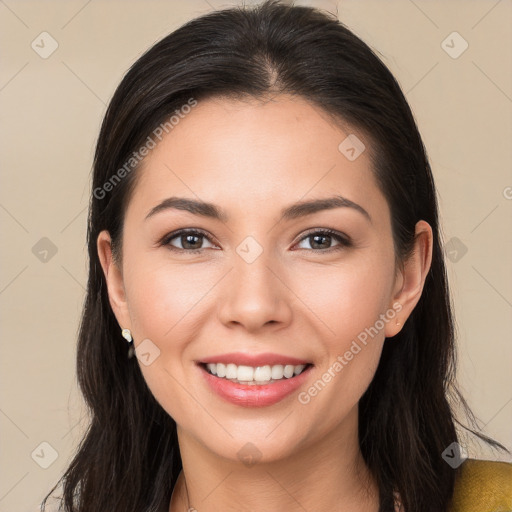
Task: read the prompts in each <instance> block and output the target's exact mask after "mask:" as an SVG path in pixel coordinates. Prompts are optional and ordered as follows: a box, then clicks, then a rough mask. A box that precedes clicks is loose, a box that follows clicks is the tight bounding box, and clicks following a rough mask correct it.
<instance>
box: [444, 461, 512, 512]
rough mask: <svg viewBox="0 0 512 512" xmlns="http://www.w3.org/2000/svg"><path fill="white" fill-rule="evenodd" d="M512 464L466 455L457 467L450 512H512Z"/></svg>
mask: <svg viewBox="0 0 512 512" xmlns="http://www.w3.org/2000/svg"><path fill="white" fill-rule="evenodd" d="M511 511H512V464H510V463H508V462H495V461H487V460H475V459H468V460H466V461H465V462H464V463H463V464H462V466H461V467H460V473H459V476H458V478H457V480H456V482H455V492H454V494H453V499H452V506H451V508H450V512H511Z"/></svg>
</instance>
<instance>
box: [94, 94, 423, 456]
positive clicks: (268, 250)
mask: <svg viewBox="0 0 512 512" xmlns="http://www.w3.org/2000/svg"><path fill="white" fill-rule="evenodd" d="M349 135H351V138H349V139H347V137H348V136H349ZM353 135H356V136H357V138H358V139H359V140H360V141H362V142H363V143H364V144H365V145H366V150H363V151H362V152H361V153H360V154H359V156H358V153H359V152H360V151H361V149H363V148H362V147H361V146H360V145H358V144H359V143H358V142H357V140H356V139H354V137H353ZM354 143H355V144H356V145H355V146H354ZM340 145H341V146H340ZM351 148H354V150H353V151H352V150H351ZM368 149H369V141H367V140H365V138H364V137H363V136H362V135H361V134H359V133H357V132H346V131H343V130H341V129H340V128H338V127H335V126H334V125H333V124H331V123H330V122H329V121H328V119H327V118H326V117H325V115H324V114H323V113H322V112H321V111H320V110H319V109H318V108H316V107H313V106H311V105H310V104H309V103H307V102H306V101H305V100H302V99H299V98H292V97H289V96H279V97H276V98H274V99H273V100H270V101H268V102H266V103H262V102H257V101H256V100H251V101H247V102H239V101H234V100H227V99H215V100H207V101H204V102H199V103H198V105H197V106H196V107H194V108H193V109H192V111H191V112H190V113H189V114H188V115H187V116H184V118H183V119H181V120H180V121H179V123H178V124H177V125H176V126H175V127H174V128H173V129H172V131H170V132H169V134H167V135H165V137H163V139H162V141H161V142H160V143H159V144H158V145H157V146H156V148H155V149H153V150H152V152H151V153H150V154H149V155H148V156H147V157H146V159H145V160H144V162H143V166H142V168H141V169H139V170H137V171H136V172H140V176H139V181H138V183H137V185H136V189H135V193H134V195H133V196H132V199H131V202H130V203H129V206H128V208H127V212H126V217H125V221H124V238H123V245H122V253H123V263H122V269H121V270H122V272H119V271H118V269H117V268H116V267H115V265H112V266H110V267H109V265H110V264H111V261H110V260H109V243H108V240H109V239H108V233H106V232H104V233H102V234H101V235H100V237H99V239H98V249H99V252H100V257H102V264H103V266H104V270H105V273H106V274H107V275H108V278H107V281H108V285H109V295H110V300H111V304H112V307H113V310H114V312H115V314H116V317H117V319H118V321H119V324H120V326H121V327H125V328H130V329H131V331H132V335H133V338H134V343H135V346H136V347H138V348H137V357H138V361H137V363H138V364H139V365H140V368H141V370H142V372H143V375H144V378H145V379H146V381H147V384H148V386H149V388H150V390H151V392H152V393H153V394H154V396H155V398H156V399H157V400H158V402H159V403H160V404H161V405H162V407H163V408H164V409H165V410H166V411H167V412H168V413H169V415H170V416H172V417H173V418H174V419H175V421H176V422H177V424H178V426H179V431H180V435H181V436H187V437H188V439H190V440H193V441H194V442H196V443H199V444H200V445H202V447H203V448H206V449H208V450H210V451H211V452H212V453H213V454H216V455H218V456H222V457H226V458H228V459H234V460H235V459H239V458H240V457H242V456H248V457H249V458H250V457H251V456H252V457H253V458H260V460H261V461H264V460H275V459H278V458H282V457H285V456H287V455H290V454H292V453H293V452H295V451H296V450H297V449H298V448H300V447H302V448H307V447H313V446H314V445H315V443H318V442H319V441H320V440H322V439H325V438H329V437H330V438H332V436H335V437H337V438H342V437H343V436H345V437H346V436H353V435H354V432H355V430H356V426H357V404H358V401H359V399H360V398H361V396H362V394H363V393H364V391H365V390H366V388H367V387H368V385H369V384H370V381H371V380H372V378H373V375H374V372H375V370H376V367H377V364H378V361H379V356H380V353H381V350H382V346H383V343H384V340H385V337H386V336H388V337H390V336H393V335H395V334H396V333H397V332H398V330H399V329H400V327H397V325H396V322H397V321H399V322H400V323H401V324H403V322H404V321H405V319H406V317H407V315H408V314H409V312H410V311H411V310H412V308H413V307H414V305H415V299H417V298H418V297H419V295H418V297H416V295H414V293H413V292H417V288H418V286H419V288H421V284H419V283H418V279H419V280H421V276H420V275H419V274H421V271H417V270H418V268H419V267H418V266H417V267H414V270H413V274H414V275H416V276H418V279H417V280H416V281H415V280H414V279H413V280H412V285H411V287H412V288H413V290H412V288H409V291H408V292H407V293H408V295H407V294H406V291H407V290H406V291H404V287H403V285H404V282H405V278H404V275H403V274H402V273H401V272H397V273H395V254H394V249H393V241H392V232H391V224H390V212H389V208H388V205H387V202H386V200H385V198H384V196H383V195H382V193H381V192H380V190H379V188H378V187H377V184H376V181H375V179H374V177H373V174H372V171H371V166H370V158H369V154H368V153H369V151H368ZM170 198H182V199H186V200H188V201H189V202H190V203H189V204H191V202H198V203H203V202H204V203H208V204H211V205H215V207H212V206H209V207H205V206H195V207H192V206H190V207H189V208H186V207H185V203H183V202H182V203H181V207H180V208H176V207H174V208H173V207H171V206H172V205H171V204H170V203H169V202H168V203H167V205H166V203H165V201H169V199H170ZM333 198H338V199H339V202H338V204H337V205H331V207H330V208H327V207H326V205H325V204H324V205H323V207H322V204H320V203H319V204H318V205H319V206H320V207H319V208H317V207H314V206H310V207H307V208H299V207H298V206H295V207H294V208H292V206H293V205H300V204H303V203H307V202H310V201H319V200H331V199H333ZM341 198H344V200H345V203H343V201H342V199H341ZM344 204H345V206H343V205H344ZM159 205H160V207H159ZM177 206H180V204H177ZM283 212H287V213H286V214H285V215H283ZM214 213H218V214H219V217H220V218H217V215H214ZM181 229H188V230H191V231H200V233H193V234H190V233H189V234H188V235H178V236H174V237H171V236H169V235H170V234H172V233H173V232H176V231H178V230H181ZM325 230H333V231H334V232H335V234H329V233H325ZM338 234H339V238H338ZM345 242H347V243H345ZM427 266H428V265H427ZM420 291H421V290H420ZM393 305H394V307H393ZM400 309H401V312H399V313H397V311H399V310H400ZM113 342H114V341H113ZM115 342H116V343H117V342H119V343H122V342H123V341H122V338H121V337H120V338H119V341H115ZM388 343H393V340H389V341H388ZM227 354H230V356H228V355H227ZM233 354H234V355H233ZM244 356H248V358H247V357H246V358H245V359H244ZM253 356H254V357H253ZM257 356H262V357H261V358H260V359H259V360H256V359H255V357H257ZM251 358H252V359H251ZM206 360H208V361H209V362H210V363H224V364H228V363H230V364H231V365H234V364H236V363H237V362H238V366H234V367H233V366H231V367H229V368H228V370H227V371H228V372H233V371H234V372H235V373H228V376H232V375H236V377H238V378H240V377H241V378H242V380H245V379H249V378H250V377H251V375H252V378H254V376H255V375H256V377H257V378H258V379H261V380H265V379H268V378H269V377H272V376H274V377H276V382H273V383H267V384H266V385H265V387H263V386H262V385H260V384H256V385H247V384H245V385H240V384H235V383H233V382H231V381H228V380H227V379H226V378H225V377H219V376H213V375H210V374H209V373H208V372H207V370H206V369H205V367H204V365H203V364H201V363H204V362H205V361H206ZM251 363H254V364H251ZM279 363H282V365H281V366H282V368H280V365H279ZM290 363H292V367H293V368H292V370H294V371H295V370H296V371H297V372H298V371H299V370H300V368H298V369H297V368H295V367H294V366H297V365H298V363H308V364H309V365H310V366H306V369H305V370H306V371H304V372H303V373H302V374H301V375H300V376H297V377H289V375H290V374H289V373H287V370H286V368H285V366H286V365H287V364H290ZM293 363H296V364H295V365H294V364H293ZM267 365H268V366H270V368H269V369H259V370H255V368H257V367H264V366H267ZM239 366H242V367H243V368H242V369H240V368H239ZM244 367H245V368H244ZM247 367H249V368H247ZM276 367H277V369H275V368H276ZM210 368H211V369H213V371H217V372H218V373H220V374H222V373H223V371H222V367H221V366H214V367H210ZM233 368H234V369H233ZM269 371H270V373H268V372H269ZM283 371H284V372H285V375H286V374H287V375H288V377H287V376H283V377H282V379H280V378H279V377H280V376H281V375H282V374H283ZM288 371H290V370H289V369H288ZM247 443H250V445H247ZM248 452H252V453H248Z"/></svg>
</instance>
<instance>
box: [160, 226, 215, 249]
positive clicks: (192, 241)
mask: <svg viewBox="0 0 512 512" xmlns="http://www.w3.org/2000/svg"><path fill="white" fill-rule="evenodd" d="M174 240H176V241H177V243H178V246H176V245H175V243H171V242H172V241H174ZM205 240H206V241H208V243H210V244H211V245H210V247H213V244H212V243H211V241H210V239H209V237H208V236H207V235H206V234H205V233H203V232H202V231H198V230H195V229H189V230H184V229H183V230H180V231H176V232H174V233H171V234H170V235H168V236H166V237H165V239H164V240H163V241H162V245H166V246H168V247H169V248H170V249H172V250H176V251H185V252H192V253H197V252H201V251H202V250H203V249H206V248H208V247H202V245H203V243H204V241H205Z"/></svg>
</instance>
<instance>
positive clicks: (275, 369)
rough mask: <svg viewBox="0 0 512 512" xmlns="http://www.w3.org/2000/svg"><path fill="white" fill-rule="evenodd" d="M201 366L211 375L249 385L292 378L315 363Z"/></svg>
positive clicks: (212, 364)
mask: <svg viewBox="0 0 512 512" xmlns="http://www.w3.org/2000/svg"><path fill="white" fill-rule="evenodd" d="M199 366H201V367H202V368H203V369H204V370H205V371H206V372H207V373H209V374H210V375H213V376H215V377H217V378H220V379H223V380H229V381H231V382H234V383H236V384H242V385H247V386H263V385H267V384H273V383H275V382H282V381H286V380H291V379H293V378H294V377H297V376H298V375H301V374H302V373H304V372H305V371H307V370H309V368H310V367H312V366H313V364H312V363H307V364H299V365H291V364H287V365H281V364H276V365H264V366H246V365H236V364H232V363H229V364H223V363H199Z"/></svg>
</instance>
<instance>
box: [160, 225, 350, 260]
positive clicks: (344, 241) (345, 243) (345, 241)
mask: <svg viewBox="0 0 512 512" xmlns="http://www.w3.org/2000/svg"><path fill="white" fill-rule="evenodd" d="M182 235H199V236H202V237H204V238H206V239H207V240H208V241H209V242H210V243H212V244H213V241H212V240H211V239H210V237H209V236H208V235H207V234H206V233H205V232H204V231H201V230H199V229H180V230H178V231H174V232H173V233H169V234H168V235H166V236H165V237H164V238H163V239H162V240H161V241H160V242H159V246H167V247H168V248H169V249H170V250H172V251H179V252H187V253H189V254H198V253H200V252H202V251H204V248H203V249H181V248H179V247H174V246H172V245H170V243H171V241H172V240H174V239H175V238H178V237H179V236H182ZM312 235H328V236H331V237H332V238H334V239H335V240H336V241H337V242H339V245H336V246H334V247H329V248H328V249H299V250H309V251H313V252H333V251H339V250H342V249H344V248H347V247H351V246H352V242H351V241H350V239H349V238H348V237H346V236H344V235H342V234H341V233H338V232H337V231H334V230H332V229H329V228H323V229H315V230H311V231H308V232H307V233H306V234H305V235H304V236H303V237H302V238H301V239H300V240H299V241H298V242H297V243H300V242H302V241H303V240H306V239H307V238H309V237H311V236H312Z"/></svg>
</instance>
